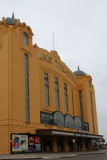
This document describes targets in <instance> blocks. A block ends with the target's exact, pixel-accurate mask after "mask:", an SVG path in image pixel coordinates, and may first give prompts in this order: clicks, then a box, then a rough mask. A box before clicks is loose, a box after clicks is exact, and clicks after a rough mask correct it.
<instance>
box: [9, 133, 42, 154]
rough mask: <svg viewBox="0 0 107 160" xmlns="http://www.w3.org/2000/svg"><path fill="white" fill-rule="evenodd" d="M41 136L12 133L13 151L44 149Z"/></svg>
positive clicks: (37, 150) (38, 150)
mask: <svg viewBox="0 0 107 160" xmlns="http://www.w3.org/2000/svg"><path fill="white" fill-rule="evenodd" d="M41 143H42V141H41V136H38V135H30V134H29V135H26V134H12V136H11V152H12V153H21V152H41V151H42V144H41Z"/></svg>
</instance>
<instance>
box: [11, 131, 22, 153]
mask: <svg viewBox="0 0 107 160" xmlns="http://www.w3.org/2000/svg"><path fill="white" fill-rule="evenodd" d="M20 142H21V141H20V135H15V134H14V135H12V151H13V152H19V151H20V150H21V148H20Z"/></svg>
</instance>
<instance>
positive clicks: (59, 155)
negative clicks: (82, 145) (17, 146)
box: [0, 150, 106, 160]
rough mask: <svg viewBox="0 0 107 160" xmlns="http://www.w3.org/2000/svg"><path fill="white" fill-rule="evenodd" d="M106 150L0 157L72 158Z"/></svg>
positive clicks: (12, 159)
mask: <svg viewBox="0 0 107 160" xmlns="http://www.w3.org/2000/svg"><path fill="white" fill-rule="evenodd" d="M104 153H106V151H105V150H97V151H87V152H62V153H24V154H11V155H6V154H0V159H5V160H9V159H11V160H14V159H15V160H18V159H49V158H70V157H76V156H78V155H90V154H104Z"/></svg>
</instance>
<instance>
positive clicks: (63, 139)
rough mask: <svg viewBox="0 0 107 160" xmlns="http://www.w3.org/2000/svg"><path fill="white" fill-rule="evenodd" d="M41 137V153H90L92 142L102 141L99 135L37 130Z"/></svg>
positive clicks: (81, 132)
mask: <svg viewBox="0 0 107 160" xmlns="http://www.w3.org/2000/svg"><path fill="white" fill-rule="evenodd" d="M37 134H38V135H40V136H42V152H73V151H75V152H76V151H91V150H92V141H93V140H95V141H96V140H98V139H102V136H101V135H91V134H89V133H88V132H83V131H79V132H75V133H74V132H66V131H59V130H50V129H47V130H37Z"/></svg>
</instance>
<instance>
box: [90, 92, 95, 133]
mask: <svg viewBox="0 0 107 160" xmlns="http://www.w3.org/2000/svg"><path fill="white" fill-rule="evenodd" d="M90 97H91V111H92V121H93V131H94V132H95V126H94V115H93V102H92V94H91V93H90Z"/></svg>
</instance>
